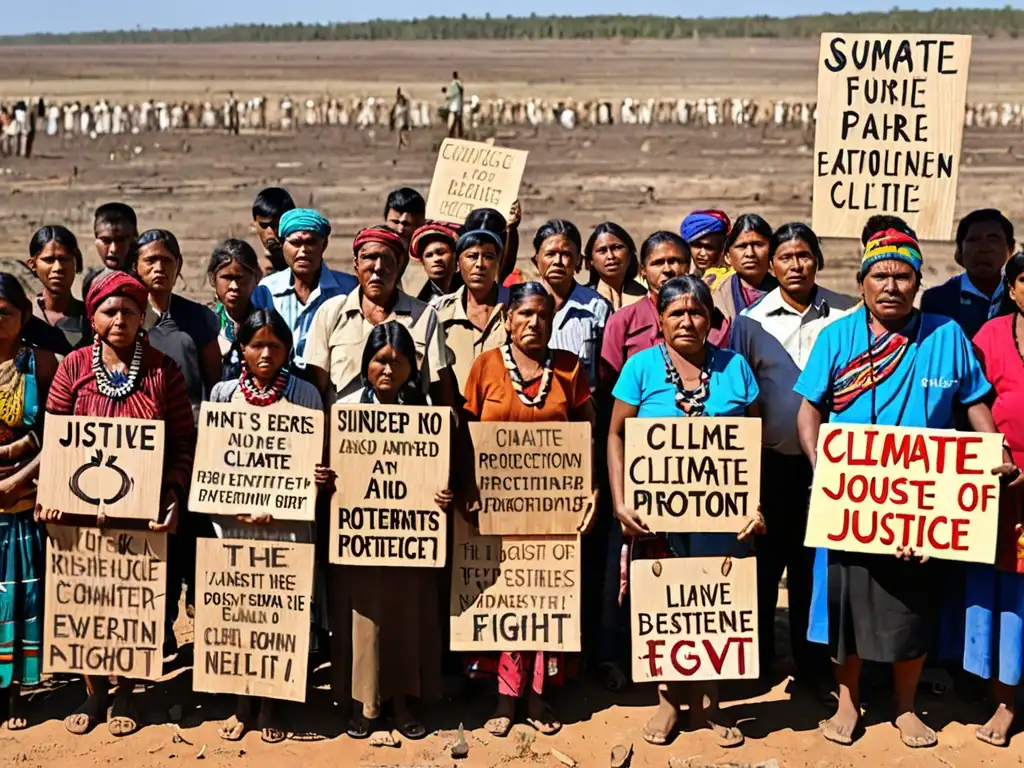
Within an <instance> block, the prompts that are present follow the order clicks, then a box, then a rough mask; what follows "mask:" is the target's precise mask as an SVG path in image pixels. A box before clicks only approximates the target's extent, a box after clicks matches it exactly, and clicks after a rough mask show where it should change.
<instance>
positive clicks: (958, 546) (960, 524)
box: [952, 517, 971, 552]
mask: <svg viewBox="0 0 1024 768" xmlns="http://www.w3.org/2000/svg"><path fill="white" fill-rule="evenodd" d="M970 522H971V521H970V520H967V519H966V518H962V517H960V518H957V519H956V520H954V521H953V538H952V547H953V549H954V550H955V551H957V552H966V551H967V545H966V544H963V543H961V540H962V539H965V538H966V537H967V531H965V530H964V529H965V528H966V527H967V525H968V523H970Z"/></svg>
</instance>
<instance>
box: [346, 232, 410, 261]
mask: <svg viewBox="0 0 1024 768" xmlns="http://www.w3.org/2000/svg"><path fill="white" fill-rule="evenodd" d="M367 243H380V244H381V245H384V246H387V247H388V248H390V249H391V250H392V251H394V253H395V256H396V257H398V258H402V257H403V256H404V255H405V252H406V251H405V243H403V242H402V238H401V237H399V235H398V233H397V232H395V230H393V229H390V228H388V227H385V226H384V225H383V224H378V225H377V226H375V227H367V228H366V229H361V230H359V233H358V234H357V235H356V239H355V240H353V241H352V253H354V254H355V255H356V256H358V255H359V249H360V248H362V247H363V246H364V245H366V244H367Z"/></svg>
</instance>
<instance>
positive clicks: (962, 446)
mask: <svg viewBox="0 0 1024 768" xmlns="http://www.w3.org/2000/svg"><path fill="white" fill-rule="evenodd" d="M956 441H957V443H956V473H957V474H958V475H981V474H984V470H981V469H967V466H966V465H967V462H968V461H974V459H976V458H978V454H976V453H968V452H967V449H968V448H969V447H970V446H971V445H980V444H981V443H982V442H983V441H982V438H980V437H957V438H956ZM939 471H940V472H941V471H942V469H941V468H940V469H939Z"/></svg>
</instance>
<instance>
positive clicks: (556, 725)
mask: <svg viewBox="0 0 1024 768" xmlns="http://www.w3.org/2000/svg"><path fill="white" fill-rule="evenodd" d="M542 712H543V715H541V716H540V717H536V716H534V715H530V714H527V715H526V724H527V725H529V726H530V727H531V728H533V729H534V730H535V731H537V733H542V734H544V735H545V736H554V735H555V734H556V733H558V732H559V731H560V730H562V724H561V723H560V722H559V721H558V720H556V719H555V718H554V714H555V713H554V710H552V709H551V707H550V705H548V704H546V703H545V704H544V706H543V708H542ZM549 715H551V717H550V718H549V717H548V716H549Z"/></svg>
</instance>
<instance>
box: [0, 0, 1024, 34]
mask: <svg viewBox="0 0 1024 768" xmlns="http://www.w3.org/2000/svg"><path fill="white" fill-rule="evenodd" d="M1007 4H1008V3H1007V2H1006V0H974V2H972V3H971V7H972V8H1002V7H1004V6H1005V5H1007ZM894 5H898V6H899V7H900V8H904V9H908V10H927V9H930V8H934V7H936V3H935V2H934V1H933V2H927V0H902V1H901V2H895V3H894V2H893V0H845V2H842V3H839V2H836V1H835V0H817V1H815V0H787V1H785V2H784V1H783V0H769V2H754V0H734V2H732V3H731V4H729V5H728V6H727V7H723V6H719V7H716V9H715V10H716V12H717V13H723V14H727V15H730V16H748V15H756V14H768V15H786V16H793V15H801V14H813V13H848V12H855V11H886V10H889V9H891V8H892V7H893V6H894ZM1009 5H1012V6H1013V7H1015V8H1020V7H1022V5H1024V3H1022V2H1021V0H1018V1H1017V2H1011V3H1009ZM0 7H2V9H3V11H2V14H0V17H2V18H3V24H2V25H0V35H20V34H26V33H30V32H78V31H91V30H112V29H134V28H136V27H141V28H143V29H150V28H153V27H157V28H161V29H167V28H190V27H214V26H223V25H226V24H248V23H263V24H281V23H287V22H298V21H302V22H303V23H308V24H315V23H323V22H334V21H365V20H367V19H370V18H381V17H383V18H391V19H400V18H413V17H420V18H422V17H424V16H430V15H434V16H459V15H461V14H463V13H464V14H466V15H469V16H479V15H482V14H483V13H484V12H489V13H490V14H491V15H492V16H505V15H508V14H512V15H514V16H526V15H529V14H530V13H536V14H538V15H550V14H559V15H569V16H572V15H582V14H614V13H623V12H628V13H630V14H645V13H650V14H663V15H675V16H695V15H699V14H701V12H706V11H707V9H708V6H707V5H706V4H705V3H697V2H680V1H679V0H632V2H629V3H625V2H623V1H622V0H614V1H613V0H489V1H488V2H484V3H481V2H470V1H469V0H444V1H443V2H442V1H441V0H391V2H389V3H363V2H357V1H356V0H342V2H341V3H338V2H337V0H290V2H281V1H280V0H174V2H155V3H154V2H150V3H147V2H140V0H101V2H87V1H85V0H0Z"/></svg>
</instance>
